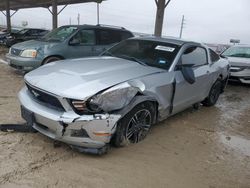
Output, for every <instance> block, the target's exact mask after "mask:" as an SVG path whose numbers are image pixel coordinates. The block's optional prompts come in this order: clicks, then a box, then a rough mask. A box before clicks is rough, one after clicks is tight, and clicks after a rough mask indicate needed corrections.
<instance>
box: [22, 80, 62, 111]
mask: <svg viewBox="0 0 250 188" xmlns="http://www.w3.org/2000/svg"><path fill="white" fill-rule="evenodd" d="M26 86H27V88H28V90H29V92H30V93H31V95H32V96H33V97H34V98H35V99H36V100H37V101H38V102H40V103H42V104H44V105H45V106H47V107H49V108H53V109H56V110H59V111H65V109H64V108H63V106H62V104H61V102H60V101H59V100H58V99H57V98H56V97H55V96H53V95H50V94H48V93H45V92H43V91H40V90H38V89H36V88H34V87H32V86H30V85H29V84H26Z"/></svg>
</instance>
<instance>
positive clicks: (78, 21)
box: [77, 13, 80, 25]
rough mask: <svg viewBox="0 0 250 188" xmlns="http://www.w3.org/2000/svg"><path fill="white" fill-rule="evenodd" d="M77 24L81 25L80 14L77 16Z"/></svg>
mask: <svg viewBox="0 0 250 188" xmlns="http://www.w3.org/2000/svg"><path fill="white" fill-rule="evenodd" d="M77 23H78V25H80V14H79V13H78V15H77Z"/></svg>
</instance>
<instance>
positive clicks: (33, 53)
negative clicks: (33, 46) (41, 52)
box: [20, 50, 37, 58]
mask: <svg viewBox="0 0 250 188" xmlns="http://www.w3.org/2000/svg"><path fill="white" fill-rule="evenodd" d="M36 55H37V51H36V50H24V51H23V52H22V53H21V54H20V56H21V57H33V58H35V57H36Z"/></svg>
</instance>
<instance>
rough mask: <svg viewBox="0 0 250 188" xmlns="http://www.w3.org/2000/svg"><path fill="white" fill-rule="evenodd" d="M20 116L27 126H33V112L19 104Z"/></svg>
mask: <svg viewBox="0 0 250 188" xmlns="http://www.w3.org/2000/svg"><path fill="white" fill-rule="evenodd" d="M21 116H22V118H23V119H24V120H26V122H27V125H28V126H33V124H34V122H35V116H34V113H33V112H31V111H29V110H27V109H26V108H25V107H23V106H21Z"/></svg>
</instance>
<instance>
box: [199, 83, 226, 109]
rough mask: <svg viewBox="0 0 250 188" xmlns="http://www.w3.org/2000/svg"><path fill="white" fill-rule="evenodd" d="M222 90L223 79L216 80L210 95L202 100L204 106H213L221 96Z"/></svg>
mask: <svg viewBox="0 0 250 188" xmlns="http://www.w3.org/2000/svg"><path fill="white" fill-rule="evenodd" d="M221 92H222V81H221V79H218V80H216V82H215V83H214V85H213V86H212V88H211V89H210V92H209V95H208V96H207V98H206V99H205V100H204V101H202V104H203V105H204V106H213V105H215V104H216V102H217V101H218V99H219V96H220V94H221Z"/></svg>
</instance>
